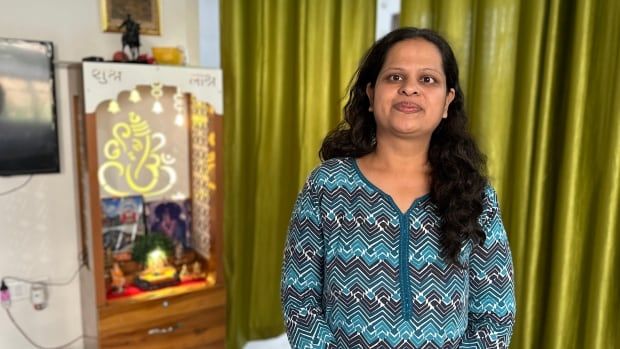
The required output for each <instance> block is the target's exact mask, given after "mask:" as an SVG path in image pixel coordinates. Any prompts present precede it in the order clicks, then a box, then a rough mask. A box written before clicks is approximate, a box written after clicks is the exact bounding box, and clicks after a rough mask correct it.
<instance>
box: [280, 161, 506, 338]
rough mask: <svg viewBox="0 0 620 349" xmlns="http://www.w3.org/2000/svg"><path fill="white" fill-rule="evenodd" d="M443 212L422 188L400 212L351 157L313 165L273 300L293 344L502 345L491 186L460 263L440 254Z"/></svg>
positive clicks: (500, 238)
mask: <svg viewBox="0 0 620 349" xmlns="http://www.w3.org/2000/svg"><path fill="white" fill-rule="evenodd" d="M440 220H441V218H440V217H439V216H438V215H437V213H436V206H435V205H434V204H433V203H432V202H431V200H430V196H429V195H426V196H423V197H421V198H418V199H417V200H415V202H414V203H413V204H412V206H411V207H410V208H409V210H407V212H405V213H404V214H403V213H402V212H401V211H400V209H399V208H398V206H396V204H395V203H394V201H393V200H392V198H391V197H390V196H389V195H387V194H385V193H384V192H382V191H381V190H380V189H378V188H377V187H375V186H374V185H373V184H372V183H370V182H369V181H368V180H367V179H366V178H365V177H364V176H363V174H362V173H361V172H360V170H359V168H358V167H357V162H356V161H355V159H352V158H340V159H331V160H328V161H325V162H324V163H323V164H321V165H320V166H319V167H317V168H316V169H315V170H314V171H313V172H312V174H311V175H310V176H309V178H308V180H307V182H306V184H305V185H304V188H303V189H302V191H301V193H300V194H299V197H298V198H297V202H296V204H295V209H294V211H293V215H292V218H291V222H290V227H289V231H288V237H287V241H286V247H285V250H284V263H283V268H282V283H281V297H282V305H283V311H284V319H285V322H286V329H287V334H288V339H289V342H290V344H291V346H292V348H293V349H298V348H299V349H301V348H342V349H345V348H347V349H348V348H462V349H466V348H508V345H509V343H510V337H511V335H512V327H513V324H514V319H515V297H514V284H513V266H512V256H511V252H510V248H509V245H508V239H507V237H506V232H505V230H504V227H503V224H502V220H501V216H500V212H499V207H498V202H497V196H496V194H495V191H494V190H493V188H492V187H490V186H488V187H487V188H486V191H485V200H484V206H483V212H482V214H481V216H480V218H479V223H480V225H481V226H482V228H483V231H484V232H485V234H486V241H485V242H484V244H483V245H482V246H481V245H474V244H473V243H472V242H471V241H468V242H467V243H466V244H465V245H464V246H463V248H462V250H461V253H460V256H459V260H460V261H461V262H462V264H463V265H464V268H462V267H458V266H456V265H454V264H448V263H446V262H445V261H444V259H442V258H441V257H440V250H441V246H440V242H439V237H440V232H439V230H438V227H439V222H440Z"/></svg>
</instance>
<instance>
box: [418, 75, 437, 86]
mask: <svg viewBox="0 0 620 349" xmlns="http://www.w3.org/2000/svg"><path fill="white" fill-rule="evenodd" d="M420 81H422V82H423V83H425V84H432V83H434V82H436V80H435V78H434V77H432V76H423V77H422V79H420Z"/></svg>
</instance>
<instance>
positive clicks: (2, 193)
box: [0, 175, 32, 196]
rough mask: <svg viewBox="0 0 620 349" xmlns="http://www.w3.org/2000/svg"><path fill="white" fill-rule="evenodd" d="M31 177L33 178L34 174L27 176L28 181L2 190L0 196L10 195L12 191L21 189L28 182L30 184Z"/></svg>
mask: <svg viewBox="0 0 620 349" xmlns="http://www.w3.org/2000/svg"><path fill="white" fill-rule="evenodd" d="M31 179H32V175H30V176H28V178H26V181H24V183H22V184H20V185H18V186H17V187H15V188H12V189H9V190H7V191H4V192H1V193H0V196H4V195H8V194H11V193H12V192H15V191H18V190H20V189H21V188H23V187H25V186H26V184H28V183H29V182H30V180H31Z"/></svg>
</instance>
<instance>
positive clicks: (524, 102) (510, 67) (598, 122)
mask: <svg viewBox="0 0 620 349" xmlns="http://www.w3.org/2000/svg"><path fill="white" fill-rule="evenodd" d="M401 25H403V26H405V25H406V26H420V27H429V28H433V29H435V30H437V31H439V32H440V33H443V34H444V35H445V36H446V37H447V38H448V39H449V41H450V42H451V43H452V45H453V47H454V49H455V51H456V52H455V53H456V55H457V58H458V60H459V63H460V69H461V80H462V84H463V87H464V90H465V97H466V102H467V109H468V112H469V115H470V119H471V128H472V132H473V133H474V134H475V136H476V138H477V140H478V141H479V143H480V145H481V147H482V148H483V150H484V151H485V153H486V154H487V155H488V159H489V172H490V175H491V180H492V182H493V184H494V185H495V186H496V188H497V190H498V193H499V195H500V198H501V204H502V214H503V218H504V221H505V224H506V229H507V230H508V234H509V238H510V242H511V247H512V252H513V259H514V263H515V277H516V294H517V324H516V326H515V334H514V337H513V341H512V345H511V348H527V349H530V348H544V349H567V348H579V349H582V348H588V349H590V348H601V349H602V348H620V325H619V324H620V315H619V314H620V282H619V281H618V280H619V278H620V253H619V252H618V250H619V249H620V237H619V235H620V223H619V222H618V216H619V215H620V58H619V57H620V45H619V43H620V1H611V0H610V1H603V0H591V1H587V0H582V1H577V0H572V1H568V0H567V1H562V0H544V1H543V0H522V1H514V0H479V1H474V0H458V1H454V0H403V1H402V13H401Z"/></svg>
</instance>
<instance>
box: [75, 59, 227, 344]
mask: <svg viewBox="0 0 620 349" xmlns="http://www.w3.org/2000/svg"><path fill="white" fill-rule="evenodd" d="M81 75H82V77H83V80H82V82H83V94H82V95H81V96H75V97H74V100H73V104H74V114H75V115H76V117H75V129H76V144H77V158H78V161H77V162H78V165H77V167H78V170H79V173H80V175H79V176H78V178H79V179H80V183H79V186H80V194H81V195H80V204H81V205H80V206H81V208H82V210H81V212H82V216H81V223H82V231H83V234H82V244H83V249H84V255H85V256H86V257H88V261H89V263H88V267H87V268H83V269H82V271H81V273H82V274H81V282H82V309H83V319H84V320H83V322H84V333H85V336H88V337H89V338H90V337H94V338H96V340H94V339H87V340H85V345H86V347H87V348H175V349H177V348H224V347H225V345H224V340H225V332H226V327H225V324H226V290H225V285H224V275H223V268H222V264H223V263H222V228H223V224H222V218H223V215H222V208H223V206H222V204H223V200H222V199H223V193H222V189H223V183H222V145H223V139H222V136H223V132H222V126H223V122H222V117H223V116H222V113H223V112H222V108H223V107H222V105H223V101H222V76H221V71H220V70H216V69H200V68H186V67H173V66H155V65H142V64H116V63H94V62H93V63H91V62H87V63H83V64H82V68H81ZM80 111H81V112H80Z"/></svg>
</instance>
